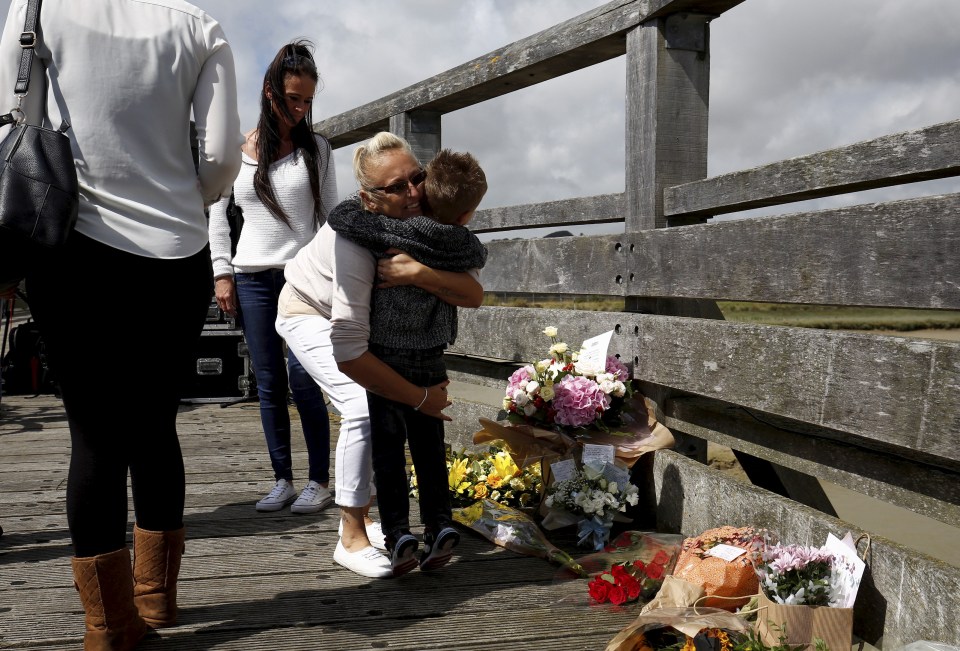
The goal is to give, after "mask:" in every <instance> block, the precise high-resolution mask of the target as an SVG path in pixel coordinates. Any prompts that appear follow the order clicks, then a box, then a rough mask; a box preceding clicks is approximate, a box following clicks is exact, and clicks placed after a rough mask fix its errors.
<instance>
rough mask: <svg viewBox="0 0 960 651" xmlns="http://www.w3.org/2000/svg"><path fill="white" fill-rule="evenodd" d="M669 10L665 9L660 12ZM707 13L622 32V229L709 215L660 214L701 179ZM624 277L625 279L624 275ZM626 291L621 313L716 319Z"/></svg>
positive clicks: (686, 447)
mask: <svg viewBox="0 0 960 651" xmlns="http://www.w3.org/2000/svg"><path fill="white" fill-rule="evenodd" d="M688 4H689V3H688ZM669 9H670V7H669V6H666V7H664V12H668V11H669ZM712 18H713V16H712V15H709V14H705V13H693V12H678V13H668V14H667V15H665V16H662V17H658V18H653V19H651V20H648V21H646V22H643V23H641V24H640V25H639V26H638V27H636V28H634V29H633V30H632V31H630V32H629V33H628V34H627V99H626V101H627V111H626V168H627V169H626V188H625V197H626V199H625V207H626V215H625V228H626V232H627V233H630V232H638V231H642V230H649V229H652V228H665V227H669V226H682V225H687V224H695V223H705V222H706V221H707V219H708V217H692V218H685V219H681V220H677V219H669V220H668V219H667V218H666V217H665V216H664V211H663V190H664V188H666V187H670V186H674V185H679V184H681V183H686V182H689V181H696V180H700V179H703V178H706V176H707V125H708V121H709V113H710V111H709V108H710V20H711V19H712ZM626 276H627V277H628V278H629V274H626ZM629 294H630V287H629V285H628V295H627V297H626V309H627V310H628V311H635V312H646V313H652V314H664V315H672V316H688V317H697V318H711V319H722V318H723V314H722V313H721V312H720V310H719V308H718V307H717V305H716V303H715V302H714V301H710V300H701V299H681V298H669V297H668V298H644V297H638V296H630V295H629ZM673 393H674V392H672V391H670V390H660V391H656V392H653V391H651V394H652V395H651V396H650V397H651V399H653V400H654V402H656V403H657V405H658V407H659V408H660V409H663V406H664V404H665V403H666V401H667V400H669V399H671V398H672V397H673ZM677 450H678V451H679V452H682V453H683V454H686V455H688V456H691V457H694V458H697V459H699V460H701V461H703V462H706V460H707V458H706V457H707V450H706V441H704V440H703V439H699V438H695V437H690V436H685V435H681V436H680V437H678V441H677ZM735 455H736V457H737V460H738V461H739V462H740V465H741V467H742V468H743V470H744V471H745V472H746V474H747V476H748V477H749V478H750V480H751V481H752V482H753V483H754V484H756V485H757V486H761V487H763V488H766V489H768V490H770V491H773V492H775V493H778V494H780V495H784V496H789V497H791V498H793V499H795V500H797V501H799V502H801V503H804V504H807V505H809V506H813V507H815V508H817V509H819V510H821V511H823V512H825V513H829V514H831V515H836V512H835V511H834V509H833V506H832V505H831V504H830V501H829V499H828V498H827V497H826V494H825V493H824V492H823V489H822V488H821V487H820V484H819V482H817V480H816V479H814V478H812V477H810V476H809V475H805V474H802V473H798V472H796V471H793V470H790V469H788V468H783V467H781V466H777V465H774V464H771V463H770V462H768V461H765V460H763V459H759V458H757V457H754V456H751V455H748V454H744V453H742V452H735Z"/></svg>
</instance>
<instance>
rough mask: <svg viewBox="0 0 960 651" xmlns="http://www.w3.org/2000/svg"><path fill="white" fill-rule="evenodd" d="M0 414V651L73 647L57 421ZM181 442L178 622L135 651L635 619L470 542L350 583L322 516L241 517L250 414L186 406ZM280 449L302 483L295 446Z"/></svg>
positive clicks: (410, 642) (556, 648)
mask: <svg viewBox="0 0 960 651" xmlns="http://www.w3.org/2000/svg"><path fill="white" fill-rule="evenodd" d="M109 408H110V405H109V401H108V400H106V399H105V400H104V409H109ZM0 409H2V413H0V525H2V526H3V529H4V533H3V536H2V537H0V649H37V650H48V649H49V650H52V649H79V648H81V639H82V634H83V614H82V610H81V608H80V602H79V599H78V597H77V595H76V593H75V591H74V589H73V586H72V576H71V570H70V557H71V555H72V548H71V545H70V537H69V533H68V531H67V520H66V513H65V497H64V496H65V486H66V479H67V468H68V464H69V445H70V442H69V434H68V431H67V427H66V422H65V417H64V413H63V409H62V407H61V405H60V402H59V401H58V400H57V399H56V398H54V397H52V396H40V397H36V398H31V397H23V396H4V397H3V401H2V404H0ZM293 415H294V417H295V416H296V412H295V410H293ZM333 420H334V421H335V420H336V418H335V417H334V418H333ZM334 425H336V423H334ZM131 428H132V429H135V428H136V423H131ZM334 432H336V429H335V428H334ZM180 438H181V443H182V446H183V451H184V457H185V463H186V470H187V504H186V515H185V521H186V527H187V552H186V555H185V556H184V560H183V569H182V572H181V575H180V580H181V583H180V599H179V601H180V605H181V611H180V624H179V625H178V626H177V627H175V628H171V629H166V630H163V631H161V632H160V633H159V635H156V636H153V637H151V638H149V639H147V640H145V641H144V642H143V643H142V644H141V645H140V647H138V648H141V649H144V650H150V649H168V650H171V649H176V650H181V649H183V650H196V649H224V650H226V649H287V650H314V649H325V650H332V651H338V650H354V649H391V650H394V651H400V650H425V649H463V650H470V649H475V650H477V651H481V650H482V651H488V650H489V649H490V648H491V647H494V648H505V649H511V650H513V649H538V650H540V649H547V650H551V651H565V650H574V649H576V650H589V651H596V650H598V649H600V650H602V649H603V648H604V647H605V646H606V643H607V642H608V641H609V640H610V639H611V638H612V637H613V636H614V635H615V634H616V632H617V631H619V630H620V629H621V628H622V627H623V626H625V625H626V624H627V623H629V622H630V621H631V620H632V619H633V617H634V616H635V614H636V609H632V610H626V611H617V610H613V609H610V608H609V607H606V606H604V607H599V606H593V607H591V606H589V605H588V600H587V598H586V597H585V592H586V589H585V586H586V584H585V582H583V581H574V582H558V581H556V580H555V572H556V567H555V566H553V565H551V564H549V563H547V562H546V561H544V560H541V559H538V558H532V557H524V556H521V555H518V554H514V553H512V552H509V551H506V550H504V549H501V548H499V547H495V546H493V545H492V544H490V543H489V542H487V541H486V540H485V539H483V538H481V537H479V536H477V535H474V534H472V533H469V532H465V533H464V535H463V543H462V544H461V546H460V547H459V548H458V555H457V556H456V558H455V560H454V562H452V563H451V564H450V565H449V566H447V567H446V568H444V569H443V570H441V571H439V572H437V573H434V574H431V575H428V574H422V573H420V572H418V571H414V572H412V573H411V574H409V575H407V576H404V577H400V578H399V579H390V580H373V579H365V578H363V577H359V576H357V575H355V574H353V573H351V572H349V571H347V570H345V569H343V568H341V567H340V566H339V565H336V564H335V563H334V562H333V559H332V555H333V549H334V546H335V545H336V542H337V510H336V509H335V508H331V509H328V510H325V511H322V512H321V513H319V514H316V515H305V516H304V515H301V516H298V515H294V514H292V513H290V511H289V510H284V511H281V512H279V513H276V514H264V513H257V512H256V511H255V510H254V507H253V504H254V502H255V501H256V500H257V499H259V497H261V496H262V495H263V494H264V493H265V492H266V491H267V490H269V488H270V485H271V472H270V470H269V461H268V459H267V455H266V450H265V446H264V443H263V436H262V433H261V430H260V421H259V416H258V411H257V405H256V404H240V405H234V406H230V407H227V408H221V407H220V406H219V405H216V404H213V405H189V406H187V405H185V406H184V407H182V409H181V413H180ZM294 448H295V451H296V455H295V461H294V464H295V470H296V471H300V472H302V471H303V469H304V468H305V466H306V453H305V451H303V450H304V448H303V443H302V439H300V440H299V441H297V440H296V438H295V443H294ZM331 468H332V464H331ZM298 485H299V484H298ZM411 507H412V510H411V513H412V514H416V513H417V510H416V504H412V505H411ZM131 514H132V510H131ZM131 517H132V515H131ZM131 526H132V523H131ZM415 532H419V528H415ZM555 542H556V541H555ZM564 547H565V548H566V549H567V550H568V551H570V552H573V553H576V549H575V548H570V547H569V546H566V545H564Z"/></svg>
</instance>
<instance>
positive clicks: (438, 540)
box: [420, 527, 460, 572]
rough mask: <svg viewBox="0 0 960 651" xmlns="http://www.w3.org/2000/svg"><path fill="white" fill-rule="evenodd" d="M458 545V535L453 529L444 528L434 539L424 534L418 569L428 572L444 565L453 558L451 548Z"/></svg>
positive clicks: (430, 535)
mask: <svg viewBox="0 0 960 651" xmlns="http://www.w3.org/2000/svg"><path fill="white" fill-rule="evenodd" d="M459 543H460V534H459V533H457V530H456V529H454V528H453V527H444V528H443V529H441V530H440V533H438V534H437V535H436V537H434V535H433V533H431V532H429V531H426V532H424V534H423V553H421V554H420V569H421V570H422V571H424V572H429V571H430V570H435V569H437V568H439V567H442V566H444V565H446V564H447V561H449V560H450V558H451V557H452V556H453V548H454V547H456V546H457V545H458V544H459Z"/></svg>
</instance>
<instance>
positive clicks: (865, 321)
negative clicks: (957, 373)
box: [483, 294, 960, 332]
mask: <svg viewBox="0 0 960 651" xmlns="http://www.w3.org/2000/svg"><path fill="white" fill-rule="evenodd" d="M483 304H484V305H499V306H505V307H532V308H543V309H551V310H560V309H569V310H588V311H602V312H620V311H622V310H623V306H624V302H623V299H618V298H611V297H607V296H572V297H569V298H564V299H560V298H557V297H551V298H550V300H547V299H543V298H540V297H538V296H536V295H532V296H529V297H521V296H512V297H508V298H502V297H497V296H496V295H493V294H487V295H486V296H485V297H484V301H483ZM717 306H718V307H719V308H720V311H721V312H723V316H724V318H726V319H727V320H728V321H740V322H743V323H758V324H765V325H779V326H791V327H795V328H820V329H824V330H890V331H897V332H909V331H911V330H936V329H954V328H960V311H954V310H911V309H889V308H874V307H840V306H833V305H790V304H783V303H746V302H733V301H718V302H717Z"/></svg>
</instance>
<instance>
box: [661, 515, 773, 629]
mask: <svg viewBox="0 0 960 651" xmlns="http://www.w3.org/2000/svg"><path fill="white" fill-rule="evenodd" d="M769 537H770V534H769V533H768V532H767V531H766V530H763V529H754V528H752V527H740V528H737V527H729V526H727V527H718V528H716V529H710V530H708V531H704V532H703V533H702V534H700V535H699V536H695V537H692V538H687V539H686V540H684V541H683V546H682V548H681V551H680V558H678V559H677V565H676V567H675V568H674V571H673V575H674V576H675V577H677V578H678V579H683V580H684V581H689V582H690V583H694V584H699V585H701V586H703V590H704V594H706V595H707V596H708V597H711V596H712V597H726V598H725V599H707V600H706V601H705V602H703V605H705V606H711V607H716V608H723V609H725V610H734V609H736V608H738V607H740V606H742V605H743V604H745V603H747V601H748V600H749V598H750V596H752V595H755V594H757V590H758V589H759V581H758V580H757V572H756V570H755V569H754V567H755V565H756V563H757V562H758V561H759V560H760V553H761V551H762V550H763V548H764V547H765V546H766V540H767V538H769ZM730 597H743V598H742V599H729V598H730Z"/></svg>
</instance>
